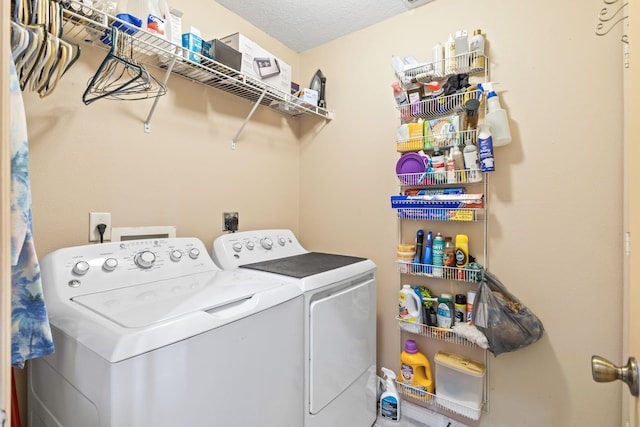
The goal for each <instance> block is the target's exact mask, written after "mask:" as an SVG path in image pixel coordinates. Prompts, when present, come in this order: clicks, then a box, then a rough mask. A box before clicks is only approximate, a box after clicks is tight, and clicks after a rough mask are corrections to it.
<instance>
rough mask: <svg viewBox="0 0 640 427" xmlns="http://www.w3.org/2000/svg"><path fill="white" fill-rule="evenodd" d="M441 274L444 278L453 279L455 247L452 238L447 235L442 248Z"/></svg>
mask: <svg viewBox="0 0 640 427" xmlns="http://www.w3.org/2000/svg"><path fill="white" fill-rule="evenodd" d="M442 264H443V265H444V268H443V270H444V271H443V273H444V274H443V276H444V278H445V279H454V278H455V275H454V274H453V272H454V271H455V267H456V248H455V246H454V245H453V238H452V237H450V236H447V237H445V238H444V249H443V251H442Z"/></svg>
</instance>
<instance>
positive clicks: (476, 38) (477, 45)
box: [469, 30, 485, 71]
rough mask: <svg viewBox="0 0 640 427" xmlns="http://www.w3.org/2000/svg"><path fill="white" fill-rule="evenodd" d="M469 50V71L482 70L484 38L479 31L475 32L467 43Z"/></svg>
mask: <svg viewBox="0 0 640 427" xmlns="http://www.w3.org/2000/svg"><path fill="white" fill-rule="evenodd" d="M469 49H470V50H471V70H473V71H476V70H478V71H480V70H484V62H485V60H484V36H483V35H482V31H481V30H475V31H474V32H473V37H471V40H470V41H469Z"/></svg>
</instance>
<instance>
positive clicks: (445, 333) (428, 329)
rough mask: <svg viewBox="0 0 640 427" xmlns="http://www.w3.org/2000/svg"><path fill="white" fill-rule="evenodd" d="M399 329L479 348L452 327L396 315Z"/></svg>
mask: <svg viewBox="0 0 640 427" xmlns="http://www.w3.org/2000/svg"><path fill="white" fill-rule="evenodd" d="M396 320H397V321H398V326H399V327H400V329H402V330H403V331H406V332H410V333H412V334H416V335H421V336H423V337H427V338H433V339H436V340H438V341H444V342H448V343H451V344H457V345H462V346H465V347H471V348H480V347H479V346H478V345H476V344H475V343H473V342H471V341H469V340H467V339H466V338H464V337H461V336H460V335H458V334H456V333H455V331H454V330H453V329H446V328H439V327H437V326H428V325H425V324H423V323H416V322H409V321H408V320H406V319H403V318H402V317H400V316H396Z"/></svg>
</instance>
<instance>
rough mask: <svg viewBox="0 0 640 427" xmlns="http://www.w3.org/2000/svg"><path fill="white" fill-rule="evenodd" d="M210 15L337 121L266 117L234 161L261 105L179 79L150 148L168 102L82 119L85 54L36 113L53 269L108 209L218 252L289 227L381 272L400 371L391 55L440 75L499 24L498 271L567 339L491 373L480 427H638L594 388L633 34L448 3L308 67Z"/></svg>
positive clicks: (88, 63)
mask: <svg viewBox="0 0 640 427" xmlns="http://www.w3.org/2000/svg"><path fill="white" fill-rule="evenodd" d="M183 3H187V2H183ZM200 3H202V4H201V5H200V6H199V7H198V8H196V7H195V6H192V5H180V7H181V8H182V9H183V10H184V12H185V25H191V24H193V25H195V26H197V27H199V28H200V29H201V31H202V32H203V34H204V35H205V37H208V36H210V37H211V38H212V37H220V36H223V35H226V34H229V33H233V32H236V31H238V30H239V31H241V32H243V33H245V34H247V35H248V36H249V37H250V38H252V39H254V40H256V41H259V42H260V44H262V45H263V46H264V47H266V48H267V49H270V50H271V51H273V52H274V53H276V54H277V55H279V56H281V57H282V58H283V59H285V60H286V61H287V62H289V63H290V64H291V65H292V66H293V68H294V80H296V81H298V82H300V83H301V84H303V85H304V84H306V83H308V80H309V79H310V77H311V75H312V73H313V71H315V69H316V68H322V70H323V72H324V73H325V74H326V75H327V77H328V90H327V102H328V106H329V108H330V109H331V110H333V111H334V112H335V119H334V120H333V121H331V122H329V123H327V124H325V123H323V122H322V121H321V120H318V119H314V118H304V119H302V120H296V119H286V118H283V117H282V116H280V115H278V114H276V113H273V112H271V111H267V110H265V109H262V108H260V109H258V111H257V113H256V115H255V116H254V118H253V120H252V121H251V122H250V123H249V125H248V126H247V127H246V129H245V132H244V133H243V134H242V136H241V139H240V141H239V143H238V148H237V149H236V150H235V151H234V150H231V149H230V140H231V138H232V137H233V135H234V134H235V132H236V130H237V128H238V127H239V126H240V124H241V123H242V120H243V119H244V117H245V115H246V114H247V113H248V111H249V109H250V107H251V105H250V104H249V103H248V102H246V101H244V100H240V99H238V98H235V97H232V96H230V95H227V94H224V93H222V92H219V91H217V90H213V89H205V88H204V87H203V86H199V85H194V84H192V83H189V82H187V81H185V80H183V79H181V78H178V77H172V78H171V79H170V80H169V93H168V95H167V96H165V97H164V98H163V99H161V100H160V103H159V105H158V109H157V111H156V113H155V116H154V119H153V121H152V133H151V134H145V133H144V132H143V131H142V122H143V121H144V118H145V117H146V114H147V113H148V110H149V107H150V105H151V102H150V101H149V102H147V101H139V102H116V101H106V100H105V101H98V102H95V103H93V104H91V105H89V106H85V105H83V104H82V101H81V95H82V92H83V91H84V88H85V86H86V82H87V81H88V79H89V78H90V77H91V76H92V74H93V72H94V70H95V69H96V68H97V66H98V64H99V63H100V61H101V60H102V57H103V55H104V52H103V51H97V50H95V49H92V48H85V49H84V51H83V52H84V53H83V58H82V61H81V62H80V63H79V64H77V65H76V66H75V67H74V68H73V69H72V71H71V72H70V74H69V75H68V76H65V77H64V78H63V80H62V82H61V86H60V87H59V88H58V90H57V92H56V93H55V94H54V95H53V96H52V97H50V98H47V99H45V100H40V99H38V98H37V97H36V96H33V95H27V96H26V100H25V102H26V105H27V114H28V120H29V136H30V143H31V173H32V185H33V198H34V227H35V238H36V242H37V247H38V252H39V255H40V256H41V257H42V256H44V255H45V254H47V253H48V252H50V251H52V250H54V249H56V248H59V247H64V246H70V245H78V244H84V243H86V240H87V234H88V213H89V212H90V211H107V212H111V213H112V215H113V225H114V226H139V225H165V224H168V225H175V226H177V229H178V234H179V235H181V236H187V235H194V236H197V237H199V238H201V239H202V240H203V241H204V242H205V244H206V245H207V246H210V244H211V242H212V241H213V239H214V238H215V237H216V236H218V235H219V234H220V233H221V215H222V212H223V211H225V210H238V211H239V212H240V227H241V228H242V229H245V230H246V229H253V228H266V227H288V228H291V229H293V230H294V231H295V232H296V233H298V235H299V236H300V238H301V240H302V243H303V244H304V245H305V246H306V247H307V248H308V249H311V250H323V251H333V252H339V253H349V254H356V255H362V256H367V257H370V258H371V259H373V260H374V261H375V262H376V264H377V265H378V279H379V291H378V331H379V332H378V339H379V344H378V364H379V366H387V367H392V368H395V367H397V364H398V355H399V351H400V343H401V337H400V335H399V332H398V328H397V325H396V323H395V321H394V320H393V318H394V315H395V312H396V310H397V309H396V306H397V302H396V295H397V291H398V289H399V286H400V277H399V275H398V274H397V272H396V270H395V264H394V259H395V246H396V244H397V243H398V225H397V221H396V219H395V213H394V212H393V211H392V210H391V209H390V204H389V196H390V195H392V194H395V193H397V192H398V187H397V185H396V180H395V175H394V167H395V162H396V160H397V158H398V153H396V152H395V143H394V135H395V129H396V127H397V125H398V113H397V111H396V110H395V108H394V107H395V104H394V100H393V96H392V93H391V89H390V84H391V82H392V81H393V78H394V77H393V73H392V71H391V67H390V64H389V59H390V57H391V55H392V54H394V53H395V54H400V55H405V54H412V55H414V56H416V57H417V58H418V59H419V60H423V61H427V60H429V59H430V54H429V52H430V50H431V46H432V45H433V44H434V43H435V42H436V41H441V42H444V40H445V38H446V36H447V35H448V33H449V32H451V31H455V30H456V29H459V28H466V29H469V30H471V29H473V28H482V29H483V32H485V33H486V34H487V40H488V42H487V43H488V54H489V55H490V58H491V66H492V68H491V75H492V78H493V79H494V80H496V81H499V82H500V83H501V84H500V86H499V88H498V89H499V90H500V94H501V97H502V103H503V106H504V107H505V108H507V110H508V112H509V115H510V119H511V129H512V133H513V135H514V141H513V142H512V144H511V145H509V146H507V147H502V148H499V149H497V150H496V151H497V152H496V160H497V171H496V172H495V173H494V174H492V176H491V185H490V187H491V190H490V193H489V195H488V198H489V202H490V205H491V214H490V217H489V220H490V221H489V232H490V239H489V251H490V269H491V270H492V271H493V272H494V273H496V274H497V275H498V276H499V277H500V278H501V279H502V280H503V281H504V282H505V283H506V284H507V285H508V286H509V287H510V288H511V289H512V290H513V291H514V293H515V294H516V295H518V296H520V297H521V298H522V300H523V301H524V302H525V303H526V304H527V305H529V306H530V307H531V308H532V309H533V310H534V311H535V312H536V313H537V314H538V315H539V316H540V317H541V319H542V320H543V322H544V323H545V326H546V329H547V331H546V335H545V336H544V338H543V339H542V340H541V341H540V342H539V343H537V344H535V345H534V346H532V347H530V348H527V349H525V350H522V351H520V352H516V353H512V354H505V355H501V356H499V357H498V358H496V359H493V358H491V360H490V374H489V388H490V395H489V399H490V402H489V408H490V411H489V413H488V414H485V415H483V417H482V420H481V423H480V425H483V426H497V427H499V426H513V425H519V426H526V425H531V426H541V425H544V426H547V425H548V426H556V425H565V426H603V425H620V414H619V412H620V409H619V400H620V395H619V387H616V386H613V385H611V386H610V387H609V385H601V384H598V385H596V384H595V383H594V382H593V381H592V380H591V377H590V373H589V358H590V356H591V355H592V354H595V353H600V354H602V355H603V356H608V357H609V358H610V359H611V360H618V359H620V342H621V333H620V328H619V326H620V321H621V320H620V318H621V316H620V302H621V300H620V298H621V286H620V283H621V274H620V267H621V265H622V263H621V259H620V248H621V244H620V242H621V236H620V230H621V200H622V196H621V190H620V183H621V173H620V170H621V167H620V165H621V147H622V145H621V135H622V133H621V123H622V122H621V111H622V104H621V59H620V56H621V55H620V46H619V42H618V41H617V39H616V37H615V36H613V35H612V36H609V37H596V36H595V35H594V27H595V24H596V16H597V13H598V11H599V10H600V8H601V3H600V2H598V1H596V0H588V1H584V2H566V3H563V4H560V5H559V4H558V2H554V1H552V0H541V1H538V2H530V3H528V4H523V3H521V2H511V3H509V2H504V1H499V0H486V1H485V2H482V3H481V4H480V3H478V2H474V1H472V0H435V1H434V2H433V3H431V4H428V5H426V6H424V7H421V8H419V9H417V10H415V11H411V12H408V13H406V14H403V15H402V16H399V17H397V18H394V19H390V20H388V21H385V22H383V23H381V24H378V25H375V26H373V27H370V28H368V29H365V30H362V31H359V32H357V33H355V34H352V35H350V36H347V37H344V38H341V39H339V40H336V41H334V42H331V43H328V44H326V45H325V46H322V47H320V48H317V49H314V50H311V51H308V52H306V53H304V54H302V55H296V54H295V53H294V52H292V51H290V50H288V49H286V48H285V47H283V46H282V45H281V44H279V43H277V42H275V41H274V40H272V39H271V38H270V37H268V36H267V35H265V34H263V33H261V32H260V31H258V30H256V29H254V28H252V27H251V26H250V25H248V24H247V23H245V22H243V21H242V20H240V19H238V18H236V17H234V16H233V15H231V14H230V13H228V12H227V11H226V10H225V9H223V8H221V7H219V6H218V5H217V4H216V3H214V2H206V4H205V2H200ZM354 19H357V17H354ZM209 28H211V30H209ZM429 226H430V224H427V225H425V228H427V227H429ZM434 227H436V226H434ZM473 244H474V243H473V242H472V245H473ZM476 244H477V243H476ZM472 248H473V246H472ZM472 250H473V249H472ZM454 289H457V288H454ZM423 345H429V344H428V343H427V342H424V343H423Z"/></svg>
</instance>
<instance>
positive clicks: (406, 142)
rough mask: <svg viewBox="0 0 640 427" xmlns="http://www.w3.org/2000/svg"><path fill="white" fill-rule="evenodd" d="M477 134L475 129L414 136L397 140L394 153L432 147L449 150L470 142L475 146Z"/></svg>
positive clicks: (430, 148) (431, 148)
mask: <svg viewBox="0 0 640 427" xmlns="http://www.w3.org/2000/svg"><path fill="white" fill-rule="evenodd" d="M477 134H478V132H477V130H476V129H468V130H460V131H450V132H446V133H444V134H440V133H438V134H429V135H426V136H414V137H411V138H398V139H397V140H396V151H398V152H399V153H406V152H408V151H420V150H433V148H434V147H439V148H445V149H446V148H451V147H453V146H454V145H458V146H460V147H462V148H464V145H465V141H467V140H470V141H472V142H473V143H474V144H477V140H478V135H477Z"/></svg>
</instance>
